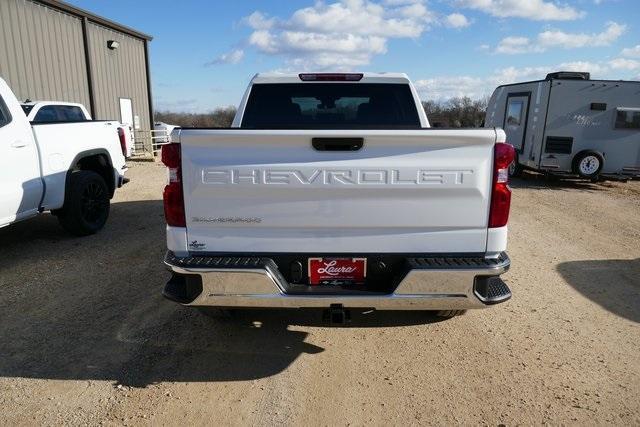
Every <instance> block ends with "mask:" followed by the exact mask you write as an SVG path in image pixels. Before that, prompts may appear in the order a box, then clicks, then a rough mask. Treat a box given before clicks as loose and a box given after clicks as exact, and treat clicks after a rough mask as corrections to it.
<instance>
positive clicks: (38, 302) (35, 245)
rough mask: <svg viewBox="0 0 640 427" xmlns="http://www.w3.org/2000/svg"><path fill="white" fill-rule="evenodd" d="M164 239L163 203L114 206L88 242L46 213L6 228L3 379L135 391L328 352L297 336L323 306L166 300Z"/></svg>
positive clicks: (374, 322)
mask: <svg viewBox="0 0 640 427" xmlns="http://www.w3.org/2000/svg"><path fill="white" fill-rule="evenodd" d="M164 239H165V235H164V222H163V212H162V203H161V201H159V200H153V201H138V202H125V203H114V204H113V205H112V211H111V216H110V218H109V221H108V223H107V226H106V228H105V229H104V230H103V231H102V232H100V233H99V234H97V235H94V236H88V237H84V238H74V237H71V236H69V235H67V234H66V233H65V232H64V231H63V230H62V229H61V228H60V227H59V226H58V224H57V221H56V219H55V218H54V217H52V216H51V215H43V216H41V217H38V218H35V219H32V220H29V221H25V222H22V223H19V224H16V225H14V226H11V227H7V228H4V229H2V230H0V241H1V242H2V248H3V257H2V258H1V259H0V288H1V289H2V293H1V294H0V324H1V325H2V328H1V329H0V376H3V377H25V378H39V379H64V380H87V379H94V380H110V381H113V382H114V383H118V384H123V385H128V386H135V387H145V386H147V385H149V384H154V383H158V382H162V381H236V380H249V379H256V378H262V377H267V376H271V375H275V374H277V373H279V372H281V371H283V370H285V369H286V368H287V367H288V366H289V365H290V364H291V363H293V362H294V361H295V360H296V359H297V358H298V357H299V356H300V355H301V354H316V353H319V352H322V351H323V350H324V349H323V348H322V347H318V346H316V345H313V344H310V343H307V342H305V339H306V338H307V335H308V333H307V332H304V331H300V330H295V326H325V324H323V322H322V319H321V314H320V312H319V311H299V310H290V311H269V310H255V311H241V312H239V313H238V314H237V315H236V316H234V317H233V318H231V319H222V320H220V319H211V318H208V317H205V316H204V315H201V314H200V313H198V312H196V311H195V310H192V309H189V308H184V307H181V306H178V305H176V304H174V303H171V302H169V301H166V300H164V299H163V298H162V297H161V289H162V287H163V285H164V283H165V282H166V280H167V279H168V277H169V275H168V273H167V272H166V271H165V270H164V268H163V266H162V263H161V260H162V257H163V255H164V250H165V240H164ZM434 321H436V320H435V319H434V318H433V317H431V316H429V315H428V314H425V313H422V312H415V313H413V312H403V313H392V312H377V313H376V312H374V313H362V312H354V316H353V321H352V323H351V324H349V325H347V326H346V327H387V326H406V325H416V324H424V323H430V322H434ZM292 327H293V328H292Z"/></svg>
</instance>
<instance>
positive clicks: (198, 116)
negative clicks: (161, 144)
mask: <svg viewBox="0 0 640 427" xmlns="http://www.w3.org/2000/svg"><path fill="white" fill-rule="evenodd" d="M235 115H236V107H224V108H216V109H215V110H214V111H212V112H210V113H175V112H170V111H156V112H155V115H154V117H155V121H157V122H165V123H169V124H172V125H178V126H182V127H201V128H205V127H208V128H217V127H221V128H224V127H229V126H231V122H232V121H233V117H234V116H235Z"/></svg>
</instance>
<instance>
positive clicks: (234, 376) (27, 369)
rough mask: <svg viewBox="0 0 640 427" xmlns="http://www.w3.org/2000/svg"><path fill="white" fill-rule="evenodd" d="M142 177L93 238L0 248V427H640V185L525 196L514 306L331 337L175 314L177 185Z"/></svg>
mask: <svg viewBox="0 0 640 427" xmlns="http://www.w3.org/2000/svg"><path fill="white" fill-rule="evenodd" d="M129 176H130V177H131V179H132V182H131V183H130V184H128V185H127V186H126V187H125V188H124V189H122V190H121V191H119V192H118V194H117V196H116V198H115V200H114V201H113V204H112V211H111V216H110V219H109V222H108V224H107V227H106V228H105V229H104V230H103V231H102V232H101V233H99V234H98V235H96V236H91V237H86V238H81V239H78V238H72V237H69V236H68V235H66V234H65V233H64V232H63V231H62V230H61V229H60V228H59V227H58V224H57V222H56V220H55V218H53V217H51V216H50V215H43V216H41V217H39V218H36V219H33V220H30V221H26V222H23V223H20V224H16V225H14V226H11V227H8V228H4V229H1V230H0V242H1V243H0V248H1V250H0V252H1V253H2V257H0V285H1V289H2V294H1V295H0V325H2V327H1V329H0V407H1V408H2V411H0V425H14V424H23V425H24V424H35V423H37V424H60V423H65V424H98V423H101V422H105V423H107V424H181V425H188V424H249V423H251V424H269V425H273V424H275V423H285V424H294V423H295V424H310V425H333V424H365V423H367V424H371V423H373V424H378V425H380V424H387V423H394V424H409V423H411V424H440V425H442V424H452V423H464V424H507V425H512V424H533V423H536V424H538V423H550V424H589V425H593V424H609V423H610V424H619V425H639V424H640V352H639V351H638V350H639V343H640V328H639V324H640V182H638V181H635V182H630V183H627V184H621V183H611V184H597V185H594V184H589V183H580V182H547V181H544V180H542V179H539V178H536V177H535V176H528V177H527V178H526V179H524V180H517V181H516V182H514V183H513V187H514V188H515V190H514V204H513V211H512V221H511V231H510V243H509V245H510V246H509V253H510V255H511V258H512V260H513V266H512V269H511V270H510V272H509V273H508V274H507V275H506V276H505V277H506V279H507V281H508V283H509V284H510V286H511V289H512V291H513V294H514V297H513V299H512V300H511V301H509V302H508V303H505V304H502V305H499V306H496V307H494V308H492V309H488V310H481V311H473V312H470V313H468V314H467V315H465V316H462V317H459V318H455V319H452V320H448V321H441V322H439V321H437V320H436V319H434V318H433V317H431V316H430V315H427V314H425V313H413V312H405V313H402V312H393V313H384V312H378V313H373V314H367V313H355V314H354V319H353V322H352V323H351V324H350V325H349V326H346V327H331V326H327V325H324V324H322V323H321V321H320V316H319V314H318V313H317V312H308V311H302V312H298V311H287V312H272V311H251V312H242V313H241V314H240V315H239V316H238V317H237V318H234V319H228V320H214V319H209V318H207V317H204V316H202V315H200V314H199V313H198V312H196V311H193V310H189V309H185V308H182V307H179V306H177V305H175V304H173V303H170V302H168V301H165V300H164V299H163V298H162V297H161V295H160V292H161V289H162V286H163V285H164V281H165V280H166V278H167V277H168V274H167V273H166V272H165V271H164V270H163V268H162V266H161V264H160V261H161V259H162V256H163V254H164V225H163V218H162V203H161V201H160V200H159V198H160V194H161V188H162V186H163V184H164V176H165V172H164V169H163V168H162V167H161V166H160V165H158V164H154V163H133V164H132V167H131V170H130V171H129Z"/></svg>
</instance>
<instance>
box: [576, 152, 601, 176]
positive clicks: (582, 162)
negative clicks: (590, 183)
mask: <svg viewBox="0 0 640 427" xmlns="http://www.w3.org/2000/svg"><path fill="white" fill-rule="evenodd" d="M603 166H604V159H603V158H602V155H601V154H600V153H598V152H596V151H592V150H586V151H581V152H579V153H578V154H576V156H575V157H574V158H573V172H574V173H576V174H578V175H580V176H581V177H582V178H587V179H594V178H597V177H598V176H599V175H600V171H602V167H603Z"/></svg>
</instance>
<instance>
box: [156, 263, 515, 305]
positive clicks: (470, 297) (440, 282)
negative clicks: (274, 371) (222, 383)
mask: <svg viewBox="0 0 640 427" xmlns="http://www.w3.org/2000/svg"><path fill="white" fill-rule="evenodd" d="M269 261H270V260H269V259H268V258H257V257H239V258H238V257H187V258H178V257H175V256H174V255H173V254H171V253H170V252H169V253H168V254H167V256H166V257H165V265H166V266H167V267H168V268H169V269H170V270H171V271H172V272H173V273H174V275H173V277H172V279H171V280H170V281H169V282H168V283H167V286H166V287H165V291H164V295H165V297H167V298H168V299H171V300H173V301H176V302H179V303H181V304H183V305H188V306H216V307H273V308H277V307H281V308H306V307H309V308H312V307H316V308H327V307H329V306H331V305H334V304H339V305H342V306H344V307H347V308H348V307H351V308H374V309H378V310H456V309H471V308H483V307H486V306H487V305H490V304H497V303H500V302H504V301H506V300H507V299H509V298H510V297H511V293H510V291H509V288H508V287H507V286H506V285H505V284H504V282H502V280H500V278H499V276H500V275H501V274H502V273H504V272H506V271H507V270H508V268H509V265H510V260H509V257H508V256H507V255H506V253H503V254H501V255H500V257H499V258H498V259H486V260H484V259H482V260H479V259H478V258H464V257H462V258H461V257H438V258H408V259H407V262H408V265H410V269H409V270H408V272H407V274H406V275H405V276H404V278H402V280H401V281H400V283H399V285H398V286H397V287H396V288H395V290H394V291H393V292H392V293H389V294H363V293H359V294H354V295H350V294H345V293H341V294H336V295H333V294H331V295H329V294H309V293H306V294H291V293H287V291H286V290H287V283H286V280H285V279H284V277H282V275H281V274H280V273H279V271H278V270H277V268H274V267H275V264H273V262H271V263H269Z"/></svg>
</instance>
